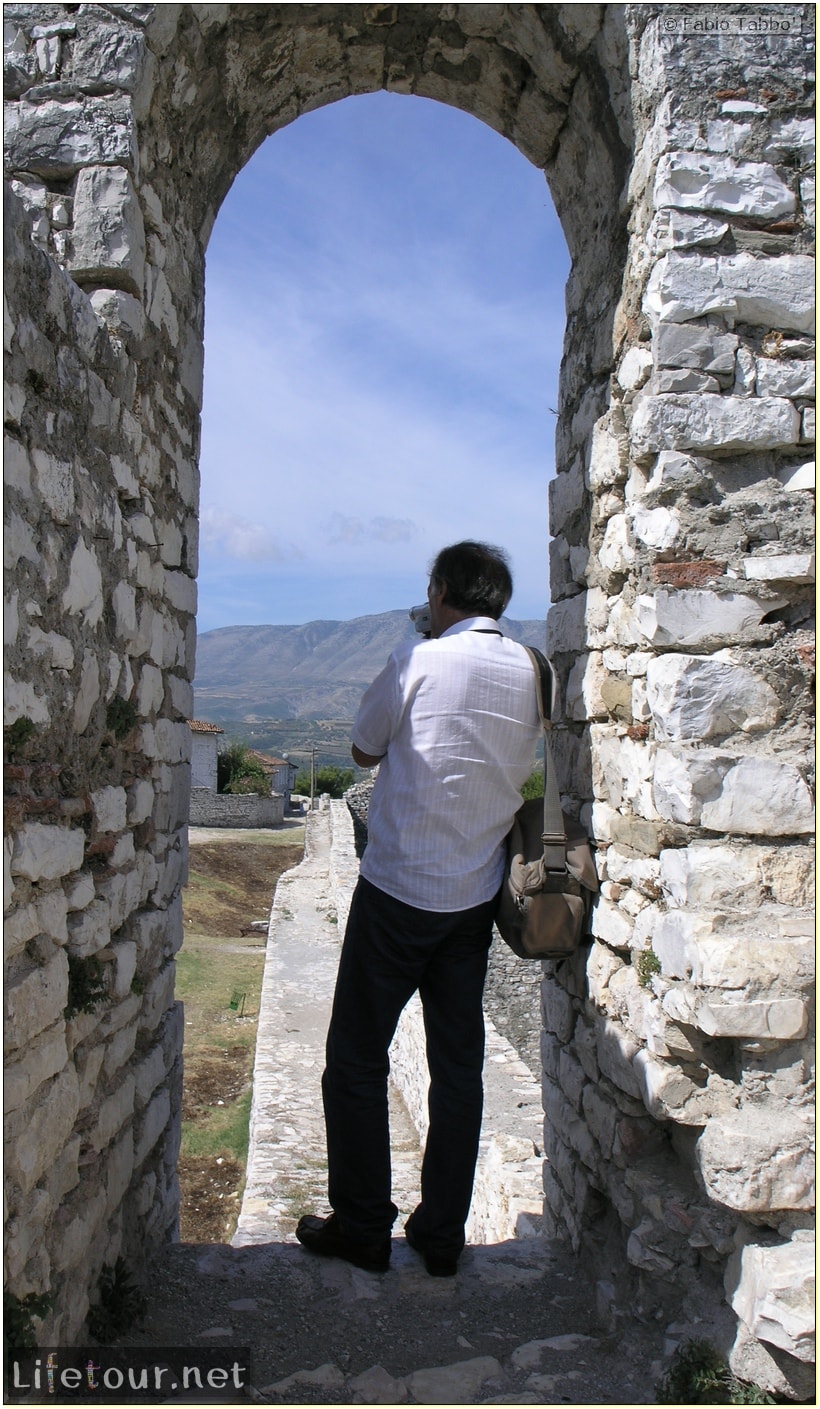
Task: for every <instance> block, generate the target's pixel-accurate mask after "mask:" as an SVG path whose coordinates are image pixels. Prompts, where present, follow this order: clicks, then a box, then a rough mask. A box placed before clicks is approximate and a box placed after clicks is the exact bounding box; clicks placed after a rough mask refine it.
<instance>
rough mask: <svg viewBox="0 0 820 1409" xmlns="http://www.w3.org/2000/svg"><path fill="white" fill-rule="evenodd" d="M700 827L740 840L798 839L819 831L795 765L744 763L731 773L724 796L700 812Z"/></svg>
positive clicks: (750, 760)
mask: <svg viewBox="0 0 820 1409" xmlns="http://www.w3.org/2000/svg"><path fill="white" fill-rule="evenodd" d="M700 820H701V826H703V827H705V828H706V829H707V831H711V832H733V833H735V834H739V835H741V836H764V837H778V836H799V835H802V834H804V833H806V832H813V831H814V806H813V802H812V796H811V793H810V791H809V788H808V786H807V784H806V781H805V779H804V777H803V775H802V773H801V772H800V770H799V769H798V768H796V767H795V765H794V764H793V763H783V762H778V761H777V760H776V759H769V758H744V759H741V760H740V762H739V763H736V764H735V765H734V767H733V768H730V769H729V771H728V772H727V773H726V775H725V777H724V779H723V783H722V786H721V789H720V793H719V795H718V796H717V797H716V798H715V799H714V801H707V802H705V803H704V805H703V809H702V811H701V818H700Z"/></svg>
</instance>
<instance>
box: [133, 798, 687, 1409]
mask: <svg viewBox="0 0 820 1409" xmlns="http://www.w3.org/2000/svg"><path fill="white" fill-rule="evenodd" d="M336 845H337V839H336V836H334V848H335V847H336ZM330 849H331V848H330V828H329V821H328V816H327V814H322V813H318V814H314V815H313V816H312V817H311V818H310V822H309V826H308V831H307V839H306V855H305V859H304V861H303V862H302V863H301V864H300V865H299V866H298V867H296V868H294V869H293V870H292V871H289V872H287V873H286V874H285V875H284V876H282V877H281V879H280V881H279V884H278V887H277V891H276V896H275V900H274V906H273V910H272V914H271V923H270V929H269V941H268V949H267V957H266V965H265V975H264V980H263V995H262V1002H261V1007H260V1024H259V1038H258V1044H257V1060H256V1067H255V1075H254V1111H253V1116H252V1143H251V1149H250V1155H249V1166H248V1177H247V1187H246V1191H245V1196H244V1200H243V1204H242V1210H241V1214H240V1218H239V1222H238V1227H237V1231H236V1234H235V1237H234V1239H233V1243H232V1245H231V1246H226V1245H222V1244H213V1245H205V1246H198V1245H193V1244H177V1245H174V1246H170V1247H167V1248H165V1249H164V1250H163V1251H162V1252H161V1254H160V1255H159V1256H158V1258H157V1259H156V1260H155V1263H154V1268H153V1276H152V1279H151V1286H152V1297H151V1304H150V1308H149V1312H148V1315H147V1317H146V1319H145V1321H144V1323H143V1324H142V1326H141V1328H140V1330H139V1332H135V1333H134V1335H133V1336H131V1337H129V1338H128V1340H129V1344H130V1345H139V1346H142V1347H145V1346H153V1347H162V1346H169V1345H176V1346H184V1347H188V1348H190V1353H191V1355H192V1356H193V1355H195V1353H196V1348H197V1347H202V1348H205V1347H207V1348H208V1349H209V1351H223V1350H224V1355H225V1363H226V1364H231V1363H232V1362H233V1360H235V1359H242V1360H243V1362H244V1361H245V1360H248V1359H249V1361H250V1367H251V1368H250V1375H249V1381H250V1384H249V1387H248V1388H247V1389H246V1390H245V1392H244V1395H241V1394H240V1395H236V1393H235V1392H234V1395H233V1397H232V1398H230V1399H229V1400H228V1401H225V1400H223V1402H232V1403H233V1402H255V1403H274V1404H319V1403H321V1404H350V1403H357V1404H362V1403H365V1404H398V1403H408V1404H442V1405H443V1404H485V1403H486V1404H505V1403H513V1404H550V1403H553V1404H562V1403H573V1404H616V1403H620V1404H623V1403H629V1404H641V1403H653V1402H655V1395H654V1385H655V1382H656V1380H657V1378H658V1376H659V1374H660V1373H661V1369H662V1365H663V1351H664V1333H663V1328H662V1325H661V1324H660V1323H659V1322H654V1321H653V1322H650V1323H648V1324H647V1323H642V1322H639V1321H638V1320H635V1319H632V1318H630V1319H628V1320H624V1319H623V1318H616V1319H615V1320H613V1319H612V1317H611V1316H610V1325H609V1330H608V1332H607V1333H603V1332H602V1331H601V1329H600V1324H599V1322H598V1321H597V1319H596V1290H595V1285H594V1279H593V1277H592V1276H590V1275H589V1274H588V1273H586V1272H583V1271H582V1270H581V1269H580V1268H579V1266H578V1264H577V1262H576V1261H575V1259H574V1258H573V1256H572V1254H571V1252H570V1250H569V1248H568V1247H567V1246H566V1245H565V1244H557V1243H550V1242H547V1241H546V1240H545V1239H543V1238H542V1237H541V1236H539V1235H537V1234H535V1233H533V1218H532V1216H531V1214H528V1213H526V1212H525V1213H523V1214H522V1213H520V1212H517V1210H520V1209H521V1208H524V1209H527V1208H529V1209H532V1206H533V1192H532V1188H531V1187H528V1188H527V1189H526V1190H524V1192H523V1193H522V1189H521V1187H519V1186H518V1185H516V1180H518V1184H519V1185H520V1181H521V1178H522V1177H523V1175H526V1176H527V1178H529V1177H530V1176H529V1169H530V1166H535V1167H536V1168H539V1169H540V1159H535V1158H533V1157H532V1130H533V1122H534V1121H535V1118H536V1117H535V1104H536V1101H537V1086H536V1084H535V1083H534V1082H533V1079H532V1076H531V1074H530V1073H529V1072H528V1070H527V1069H526V1067H524V1065H523V1064H522V1063H520V1062H518V1061H517V1060H516V1058H515V1054H514V1053H513V1052H512V1049H511V1048H509V1044H506V1043H505V1042H504V1040H503V1039H502V1038H500V1037H499V1035H498V1034H497V1033H496V1032H495V1031H494V1029H492V1027H490V1028H489V1029H488V1036H489V1041H488V1055H487V1064H486V1078H487V1086H488V1099H487V1102H486V1113H485V1126H486V1127H487V1128H486V1129H485V1131H484V1133H483V1135H482V1155H481V1160H482V1163H483V1172H482V1171H479V1178H478V1179H477V1191H476V1199H475V1200H474V1202H475V1203H476V1204H477V1205H478V1206H479V1212H478V1215H477V1216H474V1218H473V1220H472V1222H473V1225H474V1230H477V1231H473V1233H472V1234H471V1236H470V1242H469V1246H468V1248H467V1249H466V1251H465V1253H464V1255H463V1257H462V1259H461V1262H460V1264H459V1272H458V1275H457V1276H456V1277H454V1278H447V1279H443V1278H432V1277H429V1276H428V1275H427V1273H426V1271H425V1270H424V1266H423V1263H422V1261H421V1259H420V1258H419V1257H418V1256H417V1255H416V1254H415V1253H414V1252H413V1251H412V1250H411V1249H410V1248H409V1246H408V1245H407V1243H406V1242H405V1240H404V1238H403V1237H402V1236H401V1224H402V1221H403V1218H402V1215H406V1214H407V1213H409V1212H410V1211H411V1210H412V1208H413V1207H414V1206H415V1203H416V1202H417V1199H418V1170H419V1164H420V1151H419V1138H418V1135H417V1133H416V1127H415V1126H414V1124H413V1122H412V1121H411V1120H410V1117H409V1116H408V1114H407V1110H406V1109H405V1107H404V1106H403V1104H402V1101H401V1099H400V1098H399V1097H398V1095H397V1094H396V1093H395V1092H393V1095H392V1100H391V1117H392V1137H393V1152H394V1189H393V1196H394V1199H395V1202H396V1203H397V1204H398V1205H399V1208H400V1218H399V1220H398V1221H397V1224H396V1234H395V1236H394V1239H393V1253H392V1260H391V1267H390V1271H389V1272H387V1273H385V1274H382V1275H374V1274H372V1273H367V1272H362V1271H360V1270H358V1269H356V1268H353V1267H350V1266H348V1265H347V1264H346V1263H342V1262H335V1261H331V1260H325V1259H323V1258H317V1257H315V1256H311V1255H310V1254H309V1253H307V1252H306V1251H305V1250H304V1249H303V1248H302V1247H300V1246H299V1244H298V1243H296V1241H295V1238H294V1227H295V1223H296V1220H297V1218H298V1216H299V1214H300V1213H301V1212H304V1211H306V1210H315V1211H319V1212H321V1211H323V1210H325V1209H326V1208H327V1203H326V1184H325V1177H326V1176H325V1164H324V1125H323V1119H322V1109H321V1096H320V1086H319V1081H320V1076H321V1071H322V1065H323V1049H324V1038H325V1031H326V1027H327V1020H328V1014H329V1008H330V1001H331V996H332V990H333V984H334V980H335V973H336V966H337V962H338V955H339V942H340V935H339V923H338V920H339V918H340V917H339V916H337V914H336V906H337V904H338V905H339V906H340V908H342V909H344V902H343V898H342V899H340V894H341V892H339V891H337V890H336V889H334V886H333V881H332V878H331V874H330V872H331V867H330V864H329V853H330ZM344 864H345V863H344V858H343V860H342V865H343V866H344ZM348 870H349V868H348ZM342 889H343V887H342ZM341 918H344V916H343V915H342V916H341ZM410 1025H411V1027H412V1020H411V1024H410ZM408 1051H409V1052H410V1053H412V1051H413V1047H412V1035H411V1042H410V1047H409V1048H408ZM534 1093H535V1094H534ZM414 1099H415V1098H414V1097H413V1095H412V1093H411V1098H410V1104H411V1105H412V1104H413V1101H414ZM539 1119H540V1116H539ZM493 1127H497V1128H493ZM522 1132H523V1134H522ZM516 1142H517V1143H518V1144H519V1145H520V1144H523V1145H524V1146H525V1147H526V1146H527V1145H528V1144H529V1151H530V1155H531V1158H530V1159H528V1160H524V1161H523V1163H522V1162H521V1161H520V1160H519V1162H518V1163H517V1164H514V1165H513V1166H511V1167H512V1169H513V1176H512V1182H510V1176H509V1175H508V1173H507V1172H506V1167H505V1165H504V1150H505V1148H506V1147H507V1146H509V1145H510V1144H512V1145H515V1144H516ZM524 1152H525V1153H526V1150H525V1151H524ZM522 1172H523V1174H522ZM530 1183H531V1181H530ZM508 1184H509V1187H508ZM505 1215H506V1217H507V1223H506V1224H505V1223H504V1216H505ZM499 1219H500V1220H501V1221H499ZM504 1226H509V1227H513V1228H517V1229H518V1230H519V1231H523V1232H524V1233H525V1234H526V1236H519V1237H516V1236H514V1235H513V1234H510V1235H508V1236H506V1235H505V1236H500V1235H499V1234H498V1232H497V1231H496V1232H492V1229H493V1228H496V1229H498V1228H499V1227H504ZM482 1228H483V1229H485V1230H490V1231H485V1233H483V1234H482V1233H481V1231H480V1230H481V1229H482ZM196 1402H201V1400H197V1401H196ZM211 1402H214V1401H211Z"/></svg>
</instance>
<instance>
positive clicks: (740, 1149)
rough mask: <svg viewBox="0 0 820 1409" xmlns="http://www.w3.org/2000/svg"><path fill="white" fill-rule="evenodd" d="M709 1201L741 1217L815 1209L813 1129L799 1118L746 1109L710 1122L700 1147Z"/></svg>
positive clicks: (698, 1153)
mask: <svg viewBox="0 0 820 1409" xmlns="http://www.w3.org/2000/svg"><path fill="white" fill-rule="evenodd" d="M695 1160H696V1163H697V1166H698V1169H699V1171H700V1175H701V1178H702V1179H703V1182H704V1184H705V1186H706V1190H707V1192H708V1194H709V1197H710V1198H712V1199H714V1200H715V1202H716V1203H719V1204H723V1205H724V1206H725V1207H726V1208H731V1209H735V1210H736V1211H737V1212H739V1213H772V1212H774V1211H776V1210H780V1209H782V1210H785V1211H789V1212H793V1211H795V1210H796V1209H811V1208H813V1207H814V1161H813V1157H812V1139H811V1131H810V1129H809V1126H808V1123H807V1121H806V1120H805V1119H804V1118H801V1117H800V1116H799V1115H798V1114H797V1113H796V1112H787V1111H782V1112H781V1111H777V1110H772V1109H769V1108H764V1107H760V1106H745V1107H743V1108H742V1109H740V1110H736V1111H729V1112H727V1113H726V1114H725V1115H724V1116H722V1117H721V1119H720V1120H712V1121H709V1122H708V1124H707V1125H706V1128H705V1129H704V1131H703V1134H702V1135H701V1137H700V1139H699V1140H698V1142H697V1145H696V1146H695Z"/></svg>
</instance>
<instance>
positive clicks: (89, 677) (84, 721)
mask: <svg viewBox="0 0 820 1409" xmlns="http://www.w3.org/2000/svg"><path fill="white" fill-rule="evenodd" d="M99 698H100V672H99V668H98V666H97V657H96V655H95V653H94V652H93V651H90V650H86V651H83V663H82V667H81V670H80V685H79V689H78V690H77V694H76V697H75V700H74V712H73V725H74V732H75V733H77V734H82V733H83V731H84V730H85V729H86V728H87V727H88V722H89V720H90V718H91V713H92V710H93V709H94V706H95V704H96V703H97V700H98V699H99Z"/></svg>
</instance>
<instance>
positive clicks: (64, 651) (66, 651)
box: [28, 626, 74, 670]
mask: <svg viewBox="0 0 820 1409" xmlns="http://www.w3.org/2000/svg"><path fill="white" fill-rule="evenodd" d="M28 648H29V650H30V651H31V652H32V654H33V655H36V656H48V658H49V664H50V665H51V668H52V670H71V669H73V666H74V647H73V646H72V644H71V642H70V641H69V640H68V639H67V637H65V636H60V635H59V634H58V633H57V632H56V631H41V630H40V628H39V626H32V627H31V628H30V630H29V633H28Z"/></svg>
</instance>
